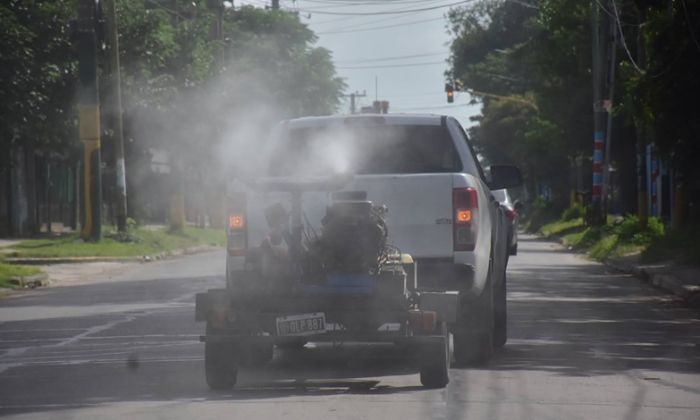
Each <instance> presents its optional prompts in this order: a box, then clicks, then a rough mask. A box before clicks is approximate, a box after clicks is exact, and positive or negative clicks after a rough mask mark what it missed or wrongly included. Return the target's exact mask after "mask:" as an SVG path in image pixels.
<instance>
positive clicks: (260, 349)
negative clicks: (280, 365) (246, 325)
mask: <svg viewBox="0 0 700 420" xmlns="http://www.w3.org/2000/svg"><path fill="white" fill-rule="evenodd" d="M249 352H250V354H249V361H250V364H251V365H252V366H262V365H264V364H265V363H267V362H269V361H270V360H272V357H273V354H274V346H273V344H272V343H260V344H251V345H250V348H249Z"/></svg>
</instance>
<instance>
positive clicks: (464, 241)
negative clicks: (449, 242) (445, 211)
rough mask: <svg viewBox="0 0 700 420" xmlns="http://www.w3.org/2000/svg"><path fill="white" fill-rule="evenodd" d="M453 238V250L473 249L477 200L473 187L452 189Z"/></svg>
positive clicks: (476, 219)
mask: <svg viewBox="0 0 700 420" xmlns="http://www.w3.org/2000/svg"><path fill="white" fill-rule="evenodd" d="M452 209H453V211H454V215H453V222H452V227H453V238H454V250H455V251H473V250H474V246H475V244H476V235H477V223H478V220H479V219H478V217H477V216H478V211H479V200H478V196H477V192H476V190H475V189H474V188H455V189H454V190H453V191H452Z"/></svg>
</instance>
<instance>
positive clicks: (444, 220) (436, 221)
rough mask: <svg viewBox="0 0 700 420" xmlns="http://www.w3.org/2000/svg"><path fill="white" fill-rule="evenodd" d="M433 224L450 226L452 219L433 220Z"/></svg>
mask: <svg viewBox="0 0 700 420" xmlns="http://www.w3.org/2000/svg"><path fill="white" fill-rule="evenodd" d="M435 224H436V225H451V224H452V219H448V218H445V217H443V218H442V219H435Z"/></svg>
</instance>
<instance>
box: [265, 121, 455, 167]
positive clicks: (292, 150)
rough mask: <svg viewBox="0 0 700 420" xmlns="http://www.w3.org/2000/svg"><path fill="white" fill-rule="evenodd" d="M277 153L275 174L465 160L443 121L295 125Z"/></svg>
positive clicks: (273, 161)
mask: <svg viewBox="0 0 700 420" xmlns="http://www.w3.org/2000/svg"><path fill="white" fill-rule="evenodd" d="M280 140H281V141H280V142H279V143H278V145H279V146H278V147H277V148H276V150H275V151H274V153H273V154H272V158H271V159H270V162H269V163H270V164H269V168H268V173H269V175H270V176H290V175H301V176H322V175H328V174H330V173H338V172H350V173H355V174H415V173H443V172H461V170H462V163H461V162H460V159H459V155H458V154H457V152H456V150H455V147H454V144H453V143H452V138H451V136H450V134H449V132H448V131H447V130H446V129H445V128H444V127H442V126H424V125H370V126H352V127H340V128H336V127H313V128H308V127H305V128H291V129H289V131H288V132H287V135H286V136H282V138H281V139H280Z"/></svg>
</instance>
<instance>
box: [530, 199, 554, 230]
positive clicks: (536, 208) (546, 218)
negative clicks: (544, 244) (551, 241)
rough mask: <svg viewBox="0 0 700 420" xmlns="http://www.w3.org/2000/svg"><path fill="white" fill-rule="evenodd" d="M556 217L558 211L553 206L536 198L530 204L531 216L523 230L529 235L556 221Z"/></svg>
mask: <svg viewBox="0 0 700 420" xmlns="http://www.w3.org/2000/svg"><path fill="white" fill-rule="evenodd" d="M558 216H559V214H558V210H557V208H556V206H554V204H552V203H551V202H548V201H545V200H544V199H542V198H540V197H538V198H537V199H535V200H534V201H533V203H532V215H531V216H530V221H529V223H528V225H527V228H526V229H525V230H526V231H527V232H530V233H534V232H537V231H539V230H540V229H541V228H542V226H544V225H546V224H547V223H549V222H553V221H555V220H557V219H558V218H559V217H558Z"/></svg>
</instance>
